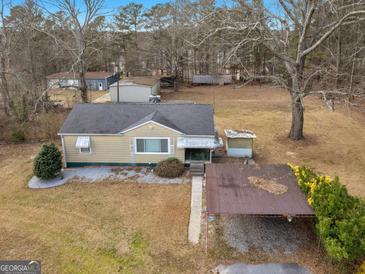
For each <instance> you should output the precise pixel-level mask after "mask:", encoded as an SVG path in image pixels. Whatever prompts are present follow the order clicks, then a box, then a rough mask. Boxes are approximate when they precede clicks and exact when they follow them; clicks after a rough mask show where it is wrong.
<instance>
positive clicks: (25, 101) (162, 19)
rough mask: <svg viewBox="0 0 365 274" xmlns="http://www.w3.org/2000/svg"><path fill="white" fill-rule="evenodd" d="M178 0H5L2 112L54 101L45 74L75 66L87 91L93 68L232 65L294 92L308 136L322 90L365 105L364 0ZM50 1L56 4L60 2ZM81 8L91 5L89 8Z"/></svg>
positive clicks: (24, 113) (207, 69) (183, 75)
mask: <svg viewBox="0 0 365 274" xmlns="http://www.w3.org/2000/svg"><path fill="white" fill-rule="evenodd" d="M272 2H274V4H272V5H270V6H268V5H267V4H266V5H265V3H264V1H260V0H252V1H245V0H235V1H232V2H229V3H228V2H225V4H219V5H217V4H216V3H215V2H214V1H211V0H198V1H190V0H176V1H173V2H170V3H168V4H156V5H154V6H152V7H151V8H145V7H144V6H143V5H141V4H136V3H130V4H128V5H125V6H121V7H120V8H119V9H118V10H116V11H115V12H114V13H112V14H110V13H107V14H105V13H103V10H104V9H103V6H104V3H103V1H102V0H82V1H78V2H74V1H70V0H56V1H55V4H54V5H55V7H53V9H50V7H49V6H44V5H42V4H41V3H40V2H37V1H34V0H26V1H25V2H24V4H21V5H18V6H12V5H11V2H8V1H7V0H1V2H0V96H1V105H2V112H3V115H5V116H7V117H15V119H17V120H20V121H27V120H29V119H32V118H33V117H34V115H36V114H37V113H39V112H42V111H47V110H48V108H49V106H48V104H47V102H48V100H47V86H46V78H45V77H46V76H47V75H49V74H51V73H54V72H59V71H74V72H76V73H78V74H79V76H80V79H81V84H80V91H81V97H82V99H83V101H84V102H86V101H87V92H88V91H87V88H86V84H85V82H84V74H85V72H86V71H115V69H116V65H118V64H122V72H123V73H130V74H132V75H151V74H161V75H170V76H174V77H176V79H177V80H178V82H179V83H183V82H189V81H190V80H191V77H192V75H193V74H227V73H229V74H232V75H233V76H234V77H236V79H237V81H238V84H239V85H241V84H247V83H249V82H251V81H260V82H267V83H271V84H274V85H278V86H281V87H284V88H286V89H288V91H289V95H290V96H291V98H292V108H293V118H292V119H293V123H292V128H291V131H290V137H291V138H292V139H301V138H302V137H303V112H304V108H303V102H302V99H303V98H304V97H305V96H307V95H310V94H318V95H319V96H321V97H322V98H323V99H324V101H325V102H326V103H327V104H328V106H329V107H330V108H331V109H333V107H334V100H341V101H344V102H346V103H347V104H349V105H350V106H355V107H356V106H360V107H361V106H362V101H361V99H362V98H363V95H364V89H365V0H333V1H330V0H327V1H326V0H305V1H301V0H278V1H272ZM50 10H57V11H56V12H51V11H50ZM81 11H82V12H81Z"/></svg>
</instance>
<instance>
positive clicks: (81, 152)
mask: <svg viewBox="0 0 365 274" xmlns="http://www.w3.org/2000/svg"><path fill="white" fill-rule="evenodd" d="M89 150H90V151H89V152H83V151H81V147H80V148H79V153H80V154H91V152H92V151H91V144H90V146H89Z"/></svg>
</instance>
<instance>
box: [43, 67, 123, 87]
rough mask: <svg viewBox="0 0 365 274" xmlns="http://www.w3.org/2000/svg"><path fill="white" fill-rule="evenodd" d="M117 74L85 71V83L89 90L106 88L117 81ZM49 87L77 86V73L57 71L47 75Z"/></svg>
mask: <svg viewBox="0 0 365 274" xmlns="http://www.w3.org/2000/svg"><path fill="white" fill-rule="evenodd" d="M118 78H119V76H118V74H114V73H113V72H104V71H90V72H86V73H85V80H86V85H87V88H88V89H89V90H108V89H109V87H110V85H111V84H113V83H114V82H116V81H118ZM47 86H48V87H49V88H78V87H79V74H78V73H73V72H59V73H54V74H51V75H48V76H47Z"/></svg>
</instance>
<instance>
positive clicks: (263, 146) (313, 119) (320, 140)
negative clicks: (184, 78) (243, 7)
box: [162, 86, 365, 196]
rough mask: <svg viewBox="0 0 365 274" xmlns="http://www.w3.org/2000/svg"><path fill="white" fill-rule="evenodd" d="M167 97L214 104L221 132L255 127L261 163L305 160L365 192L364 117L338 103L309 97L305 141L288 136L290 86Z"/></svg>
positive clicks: (205, 89)
mask: <svg viewBox="0 0 365 274" xmlns="http://www.w3.org/2000/svg"><path fill="white" fill-rule="evenodd" d="M162 98H163V99H165V100H193V101H196V102H200V103H210V104H214V109H215V121H216V124H217V126H218V128H219V133H220V134H221V135H223V134H224V132H223V130H224V129H225V128H233V129H251V130H253V131H255V133H256V135H257V139H256V140H255V142H254V153H255V155H254V158H255V160H256V161H257V162H258V163H288V162H290V163H295V164H305V165H308V166H311V167H313V168H315V169H316V170H318V171H320V172H323V173H325V174H328V175H331V176H334V175H338V176H340V179H341V182H343V183H344V184H346V185H347V187H348V189H349V191H350V192H351V193H352V194H353V195H358V196H364V195H365V184H364V182H365V168H364V163H365V137H364V136H365V116H364V114H363V113H359V112H356V111H349V110H348V109H346V108H345V107H343V106H336V107H337V110H336V111H335V112H330V111H329V110H328V109H327V108H326V107H325V106H324V105H323V103H322V102H321V101H320V100H319V99H317V98H316V97H307V98H305V107H306V109H305V117H304V120H305V121H304V134H305V137H306V138H305V140H302V141H291V140H289V139H288V138H287V135H288V132H289V129H290V122H291V107H290V98H289V96H288V93H287V91H286V90H283V89H277V88H271V87H268V86H246V87H243V88H239V89H233V86H223V87H222V86H212V87H209V86H200V87H193V88H188V87H186V88H182V89H181V91H179V92H175V93H174V92H169V93H164V94H163V96H162Z"/></svg>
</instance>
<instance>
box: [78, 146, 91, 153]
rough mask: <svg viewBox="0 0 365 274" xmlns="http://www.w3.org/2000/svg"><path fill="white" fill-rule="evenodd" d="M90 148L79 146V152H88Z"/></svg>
mask: <svg viewBox="0 0 365 274" xmlns="http://www.w3.org/2000/svg"><path fill="white" fill-rule="evenodd" d="M90 152H91V149H90V147H81V148H80V153H90Z"/></svg>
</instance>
